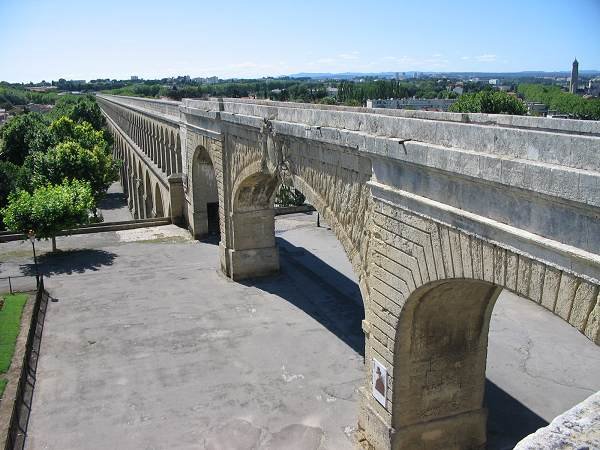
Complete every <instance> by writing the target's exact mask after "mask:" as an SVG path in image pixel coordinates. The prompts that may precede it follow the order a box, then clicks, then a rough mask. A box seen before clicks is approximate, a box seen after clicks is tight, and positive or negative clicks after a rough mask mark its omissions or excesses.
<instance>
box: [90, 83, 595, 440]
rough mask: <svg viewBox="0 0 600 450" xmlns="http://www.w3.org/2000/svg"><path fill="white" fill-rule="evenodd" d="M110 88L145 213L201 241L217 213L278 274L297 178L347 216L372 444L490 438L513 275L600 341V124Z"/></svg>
mask: <svg viewBox="0 0 600 450" xmlns="http://www.w3.org/2000/svg"><path fill="white" fill-rule="evenodd" d="M98 99H99V103H100V106H101V108H102V110H103V111H104V113H105V115H106V117H107V120H108V122H109V128H110V129H111V131H112V132H113V134H114V135H115V154H116V156H117V157H119V158H121V159H123V161H124V166H123V170H122V172H121V179H122V180H123V185H124V186H126V187H127V194H128V197H129V204H130V208H131V209H132V211H133V213H134V215H135V216H136V217H148V216H151V215H156V214H157V211H160V210H162V211H163V213H164V214H165V215H166V214H169V215H170V216H171V217H172V218H173V220H174V221H179V222H180V223H184V224H186V225H187V226H188V227H189V228H190V230H191V231H192V233H193V234H194V235H195V236H197V237H200V236H203V235H205V234H206V233H207V232H208V230H209V229H211V225H212V227H213V228H214V222H213V223H212V224H211V220H213V221H214V220H216V218H217V216H218V221H219V230H220V238H221V241H220V244H219V250H220V256H221V267H222V270H223V272H224V273H225V274H226V275H227V276H229V277H231V278H233V279H235V280H238V279H242V278H249V277H255V276H262V275H267V274H271V273H273V272H276V271H277V270H278V269H279V259H278V249H277V246H276V244H275V236H274V227H273V220H274V214H273V202H274V197H275V194H276V192H277V189H278V187H279V186H280V185H281V184H286V185H287V186H293V187H294V188H296V189H299V190H300V191H301V192H302V193H303V194H304V195H305V196H306V198H307V201H308V202H309V203H310V204H312V205H313V206H314V207H315V208H316V210H317V211H318V212H319V213H320V214H321V217H322V218H323V219H324V221H325V222H326V223H327V224H328V225H329V226H331V228H332V230H333V231H334V232H335V234H336V236H337V238H338V239H339V241H340V242H341V244H342V246H343V248H344V250H345V251H346V253H347V255H348V257H349V259H350V261H351V263H352V267H353V269H354V272H355V273H356V276H357V278H358V281H359V285H360V289H361V293H362V296H363V300H364V304H365V322H364V323H365V330H367V333H366V335H367V339H366V348H365V355H366V357H365V379H366V383H365V389H364V392H363V393H364V399H363V402H362V406H361V412H360V418H359V424H360V427H361V430H362V431H361V433H362V436H363V437H364V439H363V440H362V441H361V443H362V444H361V445H363V444H364V446H366V447H369V446H372V447H374V448H377V449H379V448H381V449H383V448H386V449H387V448H392V446H393V448H444V447H443V442H445V441H446V442H450V444H447V446H446V447H445V448H453V447H456V448H464V447H465V446H478V445H482V444H483V443H484V442H485V436H483V435H482V434H481V433H482V431H481V430H483V429H484V427H483V425H482V423H483V422H485V414H484V413H483V412H482V411H483V410H482V409H481V408H482V402H483V386H484V380H485V365H486V357H487V330H488V324H489V319H490V315H491V311H492V308H493V305H494V302H495V299H496V297H497V295H498V293H499V291H500V290H501V289H502V288H506V289H509V290H511V291H514V292H516V293H518V294H519V295H522V296H523V297H526V298H529V299H531V300H532V301H534V302H536V303H538V304H541V305H542V306H543V307H545V308H547V309H548V310H549V311H551V312H553V313H554V314H556V315H557V316H558V317H560V318H562V319H563V320H564V321H566V322H568V323H570V324H572V325H573V326H574V327H576V328H577V329H578V330H579V331H580V332H581V333H583V334H585V335H586V336H587V337H588V338H589V339H590V340H592V341H593V342H595V343H597V344H598V343H600V306H599V304H598V284H599V280H600V221H598V216H599V213H600V198H599V197H598V195H597V194H598V186H600V181H599V180H600V163H599V160H598V158H597V149H598V147H599V146H600V137H599V136H600V130H599V129H598V127H597V126H596V125H593V124H590V123H589V122H580V121H560V120H558V121H552V120H548V119H541V118H540V119H538V118H530V117H519V118H517V117H508V116H506V117H502V116H488V115H479V114H474V115H472V114H450V113H444V114H437V113H424V112H397V111H382V110H368V109H364V108H343V107H325V106H316V105H303V104H291V103H277V102H265V101H245V100H239V99H219V100H189V99H186V100H184V101H182V102H180V103H178V102H162V101H158V100H146V99H138V98H131V97H118V96H106V95H99V96H98ZM174 174H181V175H177V176H176V177H175V178H173V177H174ZM169 176H170V177H171V178H169V180H173V181H175V180H176V179H177V180H180V183H173V182H171V184H170V183H169V182H167V177H169ZM173 188H175V189H177V192H170V190H173ZM159 200H160V201H161V203H162V207H159V206H158V201H159ZM217 203H218V213H217V212H216V211H215V209H214V208H215V204H217ZM211 208H212V209H211ZM372 358H376V359H377V360H378V361H380V362H381V363H382V364H384V365H385V367H386V368H387V370H388V387H389V389H388V391H387V393H386V394H387V396H386V402H385V405H384V406H382V405H381V404H379V403H378V402H377V401H375V400H374V399H373V398H372V396H371V395H370V388H371V386H370V384H371V375H372V374H371V370H372V368H371V360H372ZM400 368H401V369H400ZM458 416H461V417H468V420H467V419H465V420H454V419H453V417H454V418H455V417H458ZM467 425H468V426H467ZM394 433H396V434H395V436H396V437H393V436H394ZM309 434H310V433H309ZM315 436H316V435H315ZM313 437H314V436H313V435H312V434H310V436H309V437H308V438H307V439H312V438H313ZM315 439H316V437H315Z"/></svg>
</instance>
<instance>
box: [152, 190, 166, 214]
mask: <svg viewBox="0 0 600 450" xmlns="http://www.w3.org/2000/svg"><path fill="white" fill-rule="evenodd" d="M154 201H155V202H156V217H164V216H165V211H164V208H163V201H162V194H161V193H160V188H159V187H158V183H156V186H155V187H154Z"/></svg>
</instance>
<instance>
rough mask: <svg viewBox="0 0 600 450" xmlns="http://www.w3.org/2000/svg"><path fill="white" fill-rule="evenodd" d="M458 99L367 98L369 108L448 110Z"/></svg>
mask: <svg viewBox="0 0 600 450" xmlns="http://www.w3.org/2000/svg"><path fill="white" fill-rule="evenodd" d="M454 102H456V99H442V98H390V99H376V100H367V108H389V109H415V110H422V111H448V108H450V106H452V104H453V103H454Z"/></svg>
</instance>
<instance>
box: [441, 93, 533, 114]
mask: <svg viewBox="0 0 600 450" xmlns="http://www.w3.org/2000/svg"><path fill="white" fill-rule="evenodd" d="M450 111H452V112H464V113H486V114H512V115H517V116H522V115H524V114H526V113H527V107H526V106H525V104H524V103H523V102H522V101H521V100H519V99H518V98H516V97H514V96H512V95H509V94H507V93H506V92H501V91H490V90H484V91H481V92H477V93H473V94H463V95H461V96H460V97H459V98H458V100H457V101H456V103H454V104H453V105H452V106H451V107H450Z"/></svg>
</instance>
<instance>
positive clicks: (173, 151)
mask: <svg viewBox="0 0 600 450" xmlns="http://www.w3.org/2000/svg"><path fill="white" fill-rule="evenodd" d="M170 144H171V145H170V147H169V158H170V161H171V165H170V173H169V174H171V173H177V172H178V171H177V143H176V141H175V132H174V131H173V130H171V140H170Z"/></svg>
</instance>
